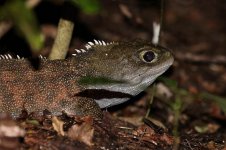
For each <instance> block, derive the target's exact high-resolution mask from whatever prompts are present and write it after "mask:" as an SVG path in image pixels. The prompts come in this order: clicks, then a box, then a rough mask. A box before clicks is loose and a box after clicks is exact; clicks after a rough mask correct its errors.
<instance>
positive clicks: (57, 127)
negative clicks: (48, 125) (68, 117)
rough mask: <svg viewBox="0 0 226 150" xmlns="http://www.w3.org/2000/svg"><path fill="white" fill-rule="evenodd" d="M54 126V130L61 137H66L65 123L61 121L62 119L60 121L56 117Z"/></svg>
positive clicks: (53, 119) (53, 121) (53, 122)
mask: <svg viewBox="0 0 226 150" xmlns="http://www.w3.org/2000/svg"><path fill="white" fill-rule="evenodd" d="M52 125H53V128H54V130H55V131H56V132H57V133H58V134H59V135H62V136H64V135H65V132H64V130H63V125H64V122H63V121H61V120H60V119H58V118H57V117H56V116H54V117H53V118H52Z"/></svg>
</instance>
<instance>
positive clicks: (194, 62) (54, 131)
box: [0, 0, 226, 150]
mask: <svg viewBox="0 0 226 150" xmlns="http://www.w3.org/2000/svg"><path fill="white" fill-rule="evenodd" d="M102 4H103V7H102V10H101V12H100V13H99V14H97V15H86V14H84V13H82V12H80V11H77V13H76V16H75V29H74V33H73V39H72V42H71V46H70V53H72V52H73V49H75V48H81V47H83V46H84V44H85V43H86V42H88V41H93V39H101V40H104V41H107V42H111V41H124V40H126V41H128V40H133V39H137V38H139V39H144V40H148V41H151V40H152V36H153V22H154V21H155V22H159V21H160V20H161V19H160V18H161V15H160V14H161V11H163V12H162V13H163V15H162V27H161V35H160V45H163V46H164V47H167V48H169V49H171V50H172V52H173V54H174V56H175V62H174V64H173V66H172V67H171V68H170V69H169V70H168V71H167V72H166V73H165V74H164V75H163V76H164V77H167V79H172V80H174V81H175V82H176V83H177V86H176V88H172V87H173V86H174V85H172V84H169V85H168V84H167V82H162V80H161V79H159V80H158V81H157V82H156V84H155V86H156V89H157V91H158V90H160V91H161V90H163V89H165V90H164V91H165V95H164V94H163V95H164V96H162V95H161V92H160V94H159V95H158V92H157V94H156V96H155V97H154V100H153V103H152V105H151V106H149V105H147V104H148V103H149V101H150V97H149V94H148V93H149V92H148V91H147V94H145V96H143V97H142V98H137V99H136V100H134V101H130V102H128V103H126V104H122V105H120V106H117V107H114V108H109V109H107V110H103V111H104V119H103V120H97V119H93V118H91V117H83V118H80V117H76V116H73V117H72V116H70V117H69V116H66V115H65V114H62V115H61V116H58V117H53V116H51V115H50V114H49V112H48V111H47V112H46V111H45V112H44V114H43V115H41V116H40V115H37V114H30V115H28V114H27V113H26V112H23V113H22V114H21V116H20V117H19V118H17V119H16V120H12V119H11V118H10V117H9V116H8V115H6V114H1V115H0V131H2V129H1V128H2V127H7V129H6V130H7V131H9V132H10V133H9V134H10V136H1V132H0V149H16V148H17V149H73V150H76V149H100V150H111V149H112V150H116V149H118V150H120V149H123V150H124V149H134V150H135V149H136V150H137V149H141V150H142V149H161V150H162V149H166V150H168V149H174V150H176V149H181V150H184V149H191V150H200V149H208V150H215V149H219V150H226V144H225V140H226V128H225V125H226V117H225V112H223V109H222V108H225V107H226V104H225V103H226V69H225V68H226V50H225V48H226V28H225V25H226V21H225V18H226V13H225V12H226V1H225V0H218V1H216V0H209V1H204V0H199V1H195V0H189V1H187V0H170V1H169V0H165V1H164V5H162V4H161V2H160V1H154V0H129V1H122V0H121V1H120V0H112V1H104V0H103V1H102ZM162 6H164V7H162ZM161 8H162V9H161ZM34 10H35V12H36V15H37V17H38V21H39V23H40V26H41V28H42V32H43V33H44V35H45V36H46V41H45V47H44V48H43V52H42V53H43V55H47V54H48V53H49V49H50V48H51V46H52V44H53V40H54V38H55V36H56V26H57V22H58V20H59V17H60V13H61V9H60V6H59V5H57V4H53V3H51V2H48V1H45V2H41V3H40V4H39V5H38V6H36V7H35V8H34ZM9 41H10V42H9ZM12 43H14V44H12ZM0 48H1V49H2V51H1V53H6V52H8V50H14V52H15V53H18V54H21V55H25V56H27V55H29V54H28V53H25V51H26V50H28V49H29V48H28V46H27V44H26V42H25V41H24V40H23V39H22V38H20V37H19V36H18V35H17V34H16V32H15V30H13V29H12V30H10V31H9V32H8V33H7V34H6V35H5V36H4V37H3V38H2V39H0ZM22 50H23V51H22ZM167 93H169V94H170V95H171V96H167ZM202 93H209V94H202ZM200 94H201V95H204V96H200ZM214 96H217V97H221V100H222V101H223V102H222V101H221V102H219V101H217V100H219V98H216V97H214ZM178 99H179V100H178ZM216 99H217V100H216ZM224 106H225V107H224ZM148 111H149V113H148V116H149V117H147V115H146V114H147V112H148ZM145 116H146V118H145ZM144 118H145V119H144ZM12 131H14V132H13V133H11V132H12Z"/></svg>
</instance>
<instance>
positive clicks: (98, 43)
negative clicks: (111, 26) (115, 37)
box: [72, 39, 114, 56]
mask: <svg viewBox="0 0 226 150" xmlns="http://www.w3.org/2000/svg"><path fill="white" fill-rule="evenodd" d="M113 43H114V42H110V43H107V42H104V41H100V40H95V39H94V40H93V42H88V43H87V44H86V45H85V49H75V53H74V54H72V56H77V55H78V54H80V53H85V52H87V51H88V50H90V49H91V48H92V47H93V46H96V45H101V46H106V45H110V44H113Z"/></svg>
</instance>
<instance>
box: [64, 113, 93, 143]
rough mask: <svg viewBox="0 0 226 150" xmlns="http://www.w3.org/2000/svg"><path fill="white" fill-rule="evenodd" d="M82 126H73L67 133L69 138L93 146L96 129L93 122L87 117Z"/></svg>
mask: <svg viewBox="0 0 226 150" xmlns="http://www.w3.org/2000/svg"><path fill="white" fill-rule="evenodd" d="M83 121H84V122H82V123H81V124H75V125H73V126H72V127H71V128H70V129H69V130H68V132H67V136H68V137H70V138H72V139H73V140H79V141H81V142H84V143H85V144H87V145H89V146H92V145H93V142H92V139H93V134H94V129H93V127H92V122H93V120H92V119H91V117H85V118H84V119H83Z"/></svg>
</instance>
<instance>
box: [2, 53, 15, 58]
mask: <svg viewBox="0 0 226 150" xmlns="http://www.w3.org/2000/svg"><path fill="white" fill-rule="evenodd" d="M0 59H13V57H12V56H11V55H10V54H5V55H0Z"/></svg>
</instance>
